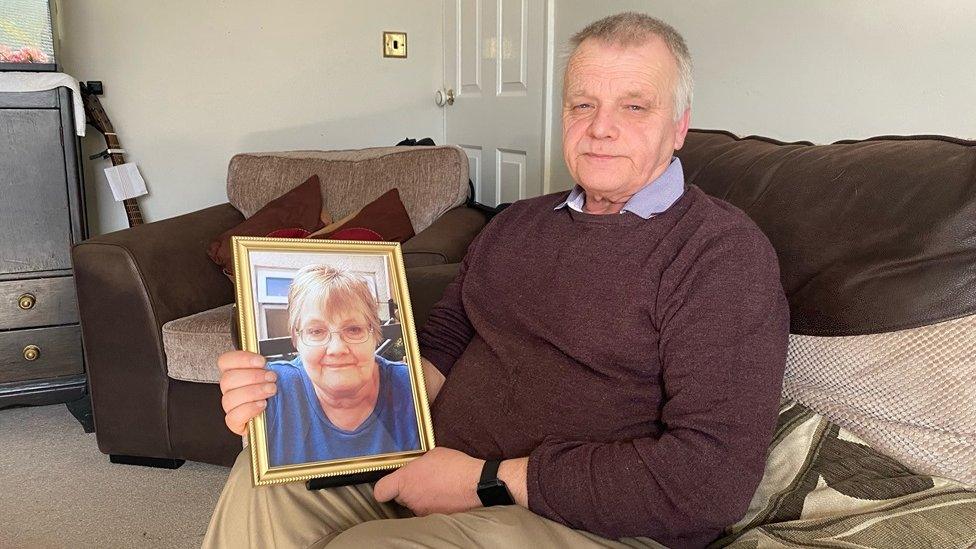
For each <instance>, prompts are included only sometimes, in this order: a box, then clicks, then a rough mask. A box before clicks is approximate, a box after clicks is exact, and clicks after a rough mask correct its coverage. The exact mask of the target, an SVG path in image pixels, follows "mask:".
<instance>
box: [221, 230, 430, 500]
mask: <svg viewBox="0 0 976 549" xmlns="http://www.w3.org/2000/svg"><path fill="white" fill-rule="evenodd" d="M232 247H233V252H234V272H235V273H236V278H235V292H236V298H237V320H238V329H239V333H240V344H241V348H242V349H243V350H245V351H250V352H254V353H259V354H262V355H264V356H265V357H266V358H267V359H268V366H267V367H268V368H269V369H274V370H275V371H276V372H278V374H279V376H278V380H277V382H276V383H277V385H278V394H275V395H274V396H272V397H271V398H269V399H268V407H267V408H266V409H265V411H263V412H262V413H261V414H260V415H258V416H257V417H255V418H254V419H252V420H251V421H250V422H249V423H248V437H249V441H250V454H251V472H252V480H253V483H254V485H255V486H260V485H267V484H277V483H284V482H292V481H300V480H310V479H319V478H325V479H326V481H328V482H329V483H331V484H342V483H344V480H345V479H348V482H362V479H363V478H364V474H365V475H366V477H368V476H369V474H371V473H376V474H381V472H382V471H385V470H391V469H395V468H397V467H400V466H402V465H404V464H406V463H408V462H409V461H411V460H413V459H415V458H417V457H419V456H420V455H422V454H423V453H424V452H427V451H428V450H430V449H431V448H433V447H434V434H433V427H432V424H431V419H430V407H429V404H428V401H427V391H426V389H425V385H424V374H423V369H422V367H421V362H420V350H419V347H418V344H417V335H416V329H415V326H414V321H413V314H412V312H411V307H410V295H409V293H408V292H407V280H406V271H405V268H404V264H403V256H402V254H401V252H400V244H399V243H396V242H393V243H389V242H362V241H335V240H309V239H292V238H259V237H238V236H235V237H233V239H232ZM321 266H325V267H321ZM327 269H334V271H329V270H327ZM340 271H341V272H342V273H343V275H342V276H347V277H351V278H348V279H345V278H344V279H343V280H354V281H355V285H356V288H358V293H357V294H355V295H359V296H362V295H365V293H364V292H365V291H366V289H364V288H361V286H362V284H365V285H366V286H367V287H368V289H369V291H370V292H371V293H372V294H373V295H374V296H375V297H376V316H375V317H372V320H371V321H369V322H367V321H365V320H364V321H363V322H362V323H361V324H358V325H357V324H352V325H350V326H346V325H342V326H339V324H342V322H346V321H330V322H332V323H333V324H337V325H336V326H331V325H326V324H323V325H322V327H317V326H316V327H312V328H306V327H301V328H299V329H298V330H297V331H296V330H295V328H294V327H293V326H292V324H291V323H290V322H288V319H289V318H291V317H290V316H289V313H290V309H289V306H290V304H289V303H288V300H289V295H291V293H290V292H291V286H292V282H290V281H289V280H293V279H294V278H295V277H296V276H298V275H301V278H300V282H299V283H298V284H299V285H300V287H301V288H307V287H311V286H308V284H306V282H307V281H308V280H329V281H331V280H333V278H329V277H330V276H333V274H326V275H321V278H315V277H316V276H319V275H320V274H321V273H323V272H325V273H334V272H340ZM301 273H305V274H301ZM308 273H313V274H311V275H310V274H308ZM314 273H319V274H314ZM289 277H290V278H289ZM310 277H311V278H310ZM318 283H319V282H316V284H318ZM322 284H331V282H323V283H322ZM317 288H319V289H320V290H321V288H324V286H320V287H317ZM322 291H324V290H322ZM328 291H332V292H335V291H337V290H328ZM295 295H297V296H303V295H319V294H311V293H305V294H303V293H296V294H295ZM323 295H328V294H323ZM337 295H338V294H337ZM349 295H353V294H349ZM300 299H302V298H301V297H296V298H295V300H296V302H299V300H300ZM307 299H311V298H307ZM327 300H328V298H326V301H327ZM320 301H321V300H320ZM326 301H321V303H322V304H321V305H320V306H319V309H314V310H319V311H321V314H320V315H319V316H318V317H316V316H314V314H312V313H305V311H307V310H309V306H308V305H307V303H306V304H305V305H302V304H297V305H295V306H296V307H299V309H298V311H300V312H299V313H297V314H298V315H299V316H298V318H299V319H300V320H299V321H298V323H299V324H301V323H304V322H305V320H306V319H309V318H311V319H312V320H311V322H312V323H313V324H314V323H315V322H320V320H316V319H318V318H325V315H327V314H328V315H331V316H330V318H338V317H336V316H335V315H336V314H338V313H336V312H334V311H333V312H327V311H326V310H325V309H326V304H325V303H326ZM361 301H362V302H365V300H361ZM300 303H305V302H300ZM344 310H349V311H352V310H354V309H344ZM355 310H357V311H361V310H362V309H355ZM306 314H312V316H305V315H306ZM349 314H350V315H352V314H353V313H349ZM356 314H359V313H356ZM340 316H341V315H340ZM350 318H352V317H351V316H350ZM355 318H366V317H365V315H360V316H356V317H355ZM377 320H378V321H379V322H380V330H379V332H380V333H375V332H376V330H374V329H372V328H371V326H373V325H374V324H373V323H375V322H376V321H377ZM321 322H324V321H321ZM397 324H398V326H397ZM336 327H339V329H338V330H336V329H335V328H336ZM366 327H370V329H369V332H368V334H369V335H368V336H367V335H364V336H363V337H372V338H373V339H369V340H364V341H365V343H360V342H359V341H354V342H352V343H350V342H348V341H347V339H349V338H347V336H348V335H349V333H353V334H356V333H358V332H356V330H359V331H360V332H362V331H363V329H364V328H366ZM330 330H331V331H330ZM285 333H287V335H283V334H285ZM323 334H324V335H323ZM398 335H399V341H395V338H396V337H397V336H398ZM357 337H358V336H357ZM308 338H320V339H321V340H322V341H318V340H313V341H311V342H310V341H309V339H308ZM289 342H290V345H289ZM380 342H382V344H380ZM370 345H372V346H373V347H372V349H375V351H373V354H372V355H369V356H371V357H372V358H373V360H372V361H370V360H367V359H364V358H362V357H364V356H367V355H366V353H368V351H369V349H370V348H371V347H370ZM377 345H378V347H377ZM360 347H362V348H364V349H366V350H365V351H362V352H361V353H359V355H357V356H359V358H358V359H357V360H360V362H359V363H358V364H361V365H362V368H363V370H362V371H364V372H365V371H367V370H370V366H369V365H370V364H372V363H375V364H376V368H375V370H370V372H371V373H367V374H365V375H366V377H365V378H361V377H356V376H359V375H360V374H359V372H360V369H359V366H354V367H350V366H342V365H337V366H336V368H335V369H334V370H329V367H331V365H327V364H326V362H328V361H329V360H328V359H326V358H322V357H325V356H327V355H330V354H334V355H337V356H338V355H340V354H341V353H347V352H353V351H355V350H357V349H360ZM289 349H290V351H289ZM350 349H352V350H350ZM401 352H402V355H403V359H402V361H397V360H392V359H393V358H397V357H399V356H400V353H401ZM315 353H319V354H315ZM349 356H353V355H349ZM289 357H292V358H289ZM384 357H386V358H384ZM272 359H274V360H272ZM380 359H382V360H380ZM338 360H343V359H338ZM306 362H309V363H313V364H315V366H312V367H311V368H306V367H305V363H306ZM347 362H348V361H347ZM404 364H405V365H406V367H407V368H406V370H407V373H406V374H405V373H404V371H403V368H402V366H403V365H404ZM343 369H345V370H343ZM339 370H342V371H343V373H342V375H341V376H340V377H341V378H342V380H343V382H345V381H347V379H348V377H349V376H350V375H352V376H353V377H355V379H356V380H357V381H355V382H354V383H358V382H359V380H361V379H368V380H371V381H367V382H364V383H375V385H376V387H377V389H376V390H375V392H376V393H377V395H378V396H377V397H375V399H374V401H373V402H374V404H373V408H372V412H370V413H369V415H367V416H366V418H365V419H362V423H361V424H359V427H357V428H354V429H352V430H351V431H344V430H342V429H340V427H339V426H338V425H336V424H333V423H331V421H330V418H331V417H332V416H330V415H329V412H330V410H331V411H332V412H333V413H335V412H336V410H335V409H330V408H328V405H327V404H328V402H330V400H329V398H327V395H323V393H322V391H326V392H328V390H329V387H330V384H329V383H327V382H326V380H331V379H332V378H331V377H325V376H326V373H325V372H327V371H329V373H328V375H329V376H333V377H336V376H339V374H337V373H336V372H338V371H339ZM309 371H311V372H313V373H312V374H311V375H310V374H309ZM350 372H352V373H350ZM284 374H287V375H284ZM302 375H304V377H302ZM370 376H371V377H370ZM313 377H315V380H313V379H312V378H313ZM407 379H409V381H407ZM385 380H389V383H387V385H386V388H385V389H383V383H386V381H385ZM407 386H409V393H410V401H411V402H406V401H405V400H404V399H405V398H406V397H405V392H406V389H404V388H405V387H407ZM363 387H364V389H366V390H368V389H371V387H372V386H371V385H370V386H369V387H368V388H367V386H366V385H363ZM303 388H304V389H303ZM345 388H346V387H345V386H343V389H345ZM391 388H394V389H393V392H390V391H391ZM381 389H382V391H381ZM352 394H355V395H359V394H360V393H358V392H353V393H352ZM384 395H394V396H392V397H389V398H386V399H385V400H384V399H383V396H384ZM316 397H318V398H317V399H316V400H315V401H314V404H313V398H316ZM275 399H278V400H275ZM394 400H395V401H396V403H395V404H390V403H391V402H392V401H394ZM357 402H358V401H357ZM411 403H412V407H411V406H410V404H411ZM316 406H320V407H321V408H319V409H315V410H309V411H308V412H305V411H304V408H305V407H307V408H312V409H314V408H315V407H316ZM296 410H297V412H296ZM411 410H412V412H413V414H415V417H410V412H411ZM396 411H399V412H400V413H399V414H398V413H396ZM269 416H270V417H271V419H270V420H269ZM302 418H305V419H304V420H303V419H302ZM309 418H311V419H309ZM286 420H287V421H286ZM269 421H270V422H271V423H272V424H273V427H272V430H273V431H275V432H271V433H269V431H268V429H269ZM303 421H307V423H308V424H309V425H307V427H308V428H307V429H306V428H305V427H306V425H305V424H304V423H303ZM289 422H291V423H289ZM414 423H415V427H416V432H413V431H411V430H410V429H412V425H413V424H414ZM281 425H285V427H279V426H281ZM323 425H325V426H326V427H328V428H327V429H324V432H325V435H322V436H324V437H327V436H333V433H336V432H337V433H339V434H340V435H344V436H341V437H339V435H334V436H336V437H339V438H341V440H342V442H337V440H339V439H338V438H337V439H335V440H329V441H328V444H324V445H323V444H321V441H319V444H310V441H309V438H308V437H309V436H312V435H310V433H321V432H323V429H322V426H323ZM364 425H365V426H367V427H368V428H369V429H371V433H372V435H371V438H369V439H368V440H370V441H373V442H370V443H369V444H366V443H360V442H357V439H356V438H355V436H358V434H357V433H362V432H365V431H363V429H365V428H366V427H363V426H364ZM296 428H298V429H300V432H303V433H305V436H304V437H299V438H302V440H289V439H288V437H289V433H290V434H294V432H295V431H294V430H295V429H296ZM279 429H280V430H282V431H284V432H283V433H279V432H277V430H279ZM350 433H351V435H350ZM377 433H378V434H377ZM346 435H348V436H346ZM353 435H355V436H353ZM414 435H416V439H414ZM316 436H317V435H316ZM292 438H296V437H292ZM269 439H270V441H269ZM363 440H366V439H363ZM346 441H351V442H346ZM376 441H379V442H376ZM391 441H392V442H391ZM313 442H314V441H313ZM362 444H366V445H367V446H369V445H370V444H372V447H373V448H374V449H376V450H375V451H373V450H370V451H371V452H373V453H365V454H359V453H357V452H359V451H360V450H352V449H351V448H352V447H358V446H357V445H360V446H361V445H362ZM344 445H346V446H344ZM409 446H415V447H409ZM322 448H326V449H325V450H323V449H322ZM378 448H382V450H379V449H378ZM344 452H353V455H342V454H343V453H344ZM325 454H328V455H330V456H332V457H325V458H323V456H324V455H325ZM303 456H304V457H303ZM309 456H317V457H309ZM301 459H308V461H301ZM296 460H298V461H296Z"/></svg>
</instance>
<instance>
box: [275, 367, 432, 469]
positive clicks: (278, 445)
mask: <svg viewBox="0 0 976 549" xmlns="http://www.w3.org/2000/svg"><path fill="white" fill-rule="evenodd" d="M375 358H376V363H377V364H378V365H379V374H380V388H379V395H378V396H377V399H376V407H375V408H374V409H373V413H372V414H370V416H369V417H368V418H366V420H365V421H363V423H362V424H361V425H360V426H359V427H357V428H356V429H355V430H354V431H346V430H343V429H340V428H338V427H336V426H335V425H333V424H332V422H331V421H329V418H328V416H327V415H326V414H325V412H324V411H323V410H322V406H321V405H320V404H319V400H318V397H317V396H316V395H315V388H314V387H313V385H312V380H311V379H309V377H308V374H307V373H306V372H305V366H304V364H303V363H302V359H301V357H300V356H298V357H295V359H294V360H292V361H290V362H284V361H282V362H271V363H269V364H268V369H269V370H272V371H273V372H275V373H276V374H278V392H277V393H276V394H275V395H274V396H272V397H271V398H269V399H268V409H267V414H266V415H265V420H266V424H267V435H268V460H269V465H270V466H271V467H279V466H282V465H291V464H295V463H306V462H313V461H325V460H333V459H343V458H352V457H362V456H370V455H373V454H385V453H390V452H405V451H409V450H418V449H420V432H419V429H418V426H417V413H416V410H415V408H414V404H413V391H412V390H411V386H410V370H409V368H408V367H407V365H406V364H404V363H402V362H390V361H389V360H386V359H385V358H383V357H380V356H377V357H375Z"/></svg>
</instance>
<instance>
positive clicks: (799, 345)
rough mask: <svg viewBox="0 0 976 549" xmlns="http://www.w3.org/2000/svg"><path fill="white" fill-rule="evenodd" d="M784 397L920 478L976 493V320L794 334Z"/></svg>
mask: <svg viewBox="0 0 976 549" xmlns="http://www.w3.org/2000/svg"><path fill="white" fill-rule="evenodd" d="M783 395H784V396H785V397H787V398H792V399H796V400H797V401H799V402H801V403H803V404H805V405H807V406H809V407H810V408H812V409H813V410H815V411H817V412H819V413H822V414H824V415H825V416H826V417H827V418H828V419H830V420H831V421H834V422H836V423H838V424H839V425H841V426H842V427H846V428H848V429H850V430H851V431H852V432H853V433H855V434H856V435H857V436H859V437H861V438H863V439H864V440H866V441H867V442H868V443H870V444H871V445H872V446H874V447H876V448H878V449H879V450H881V451H883V452H884V453H886V454H888V455H890V456H893V457H895V458H897V459H899V460H901V461H903V462H904V463H906V464H907V465H909V466H910V467H912V468H913V469H915V470H917V471H920V472H924V473H928V474H935V475H939V476H943V477H947V478H952V479H955V480H958V481H960V482H963V483H965V484H967V485H969V486H976V315H973V316H967V317H963V318H959V319H956V320H950V321H947V322H940V323H937V324H932V325H929V326H924V327H921V328H913V329H909V330H900V331H896V332H888V333H882V334H873V335H863V336H851V337H813V336H799V335H791V336H790V349H789V353H788V355H787V366H786V374H785V379H784V383H783Z"/></svg>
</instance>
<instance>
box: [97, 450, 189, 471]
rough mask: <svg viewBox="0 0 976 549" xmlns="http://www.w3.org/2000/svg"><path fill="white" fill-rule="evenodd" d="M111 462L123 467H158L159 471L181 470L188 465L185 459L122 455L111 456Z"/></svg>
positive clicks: (109, 456)
mask: <svg viewBox="0 0 976 549" xmlns="http://www.w3.org/2000/svg"><path fill="white" fill-rule="evenodd" d="M108 459H109V461H111V462H112V463H120V464H122V465H141V466H143V467H156V468H158V469H179V468H180V466H181V465H183V464H184V463H186V460H184V459H170V458H151V457H142V456H123V455H121V454H109V455H108Z"/></svg>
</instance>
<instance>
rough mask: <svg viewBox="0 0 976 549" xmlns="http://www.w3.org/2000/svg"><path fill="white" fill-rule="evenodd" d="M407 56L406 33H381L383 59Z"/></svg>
mask: <svg viewBox="0 0 976 549" xmlns="http://www.w3.org/2000/svg"><path fill="white" fill-rule="evenodd" d="M406 56H407V33H405V32H390V31H386V32H384V33H383V57H406Z"/></svg>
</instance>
